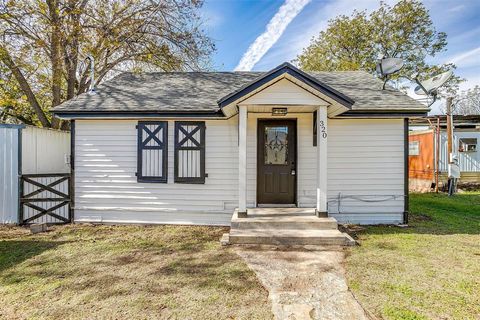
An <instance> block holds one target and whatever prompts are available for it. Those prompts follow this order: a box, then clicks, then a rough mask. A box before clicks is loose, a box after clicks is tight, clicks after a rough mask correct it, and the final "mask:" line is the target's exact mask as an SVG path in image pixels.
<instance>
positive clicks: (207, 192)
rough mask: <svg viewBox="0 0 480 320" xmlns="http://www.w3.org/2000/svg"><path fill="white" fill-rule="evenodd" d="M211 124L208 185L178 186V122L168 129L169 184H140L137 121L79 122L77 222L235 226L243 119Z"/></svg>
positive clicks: (77, 140)
mask: <svg viewBox="0 0 480 320" xmlns="http://www.w3.org/2000/svg"><path fill="white" fill-rule="evenodd" d="M182 120H183V119H182ZM205 123H206V153H205V155H206V173H207V174H208V178H206V181H205V184H184V183H182V184H180V183H174V182H173V177H174V175H173V171H174V152H173V151H174V121H169V123H168V150H169V152H168V183H167V184H165V183H163V184H162V183H138V182H137V178H136V176H135V172H136V171H137V162H136V161H137V140H136V137H137V131H136V129H135V126H136V124H137V121H134V120H110V121H108V120H98V121H84V120H77V121H76V133H75V141H76V150H75V177H76V179H75V220H76V221H98V222H111V223H116V222H119V223H120V222H122V223H125V222H129V223H178V224H212V225H227V224H229V222H230V218H231V214H232V212H233V209H234V208H235V207H236V206H237V204H238V203H237V201H238V200H237V193H238V186H237V181H238V171H237V162H238V153H237V152H238V151H237V150H238V149H237V148H238V147H237V119H236V118H235V119H230V120H227V121H226V120H207V121H205Z"/></svg>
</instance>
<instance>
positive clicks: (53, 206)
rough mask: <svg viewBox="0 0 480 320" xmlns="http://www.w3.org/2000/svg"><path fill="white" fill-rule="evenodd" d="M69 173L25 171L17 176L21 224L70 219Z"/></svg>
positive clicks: (58, 221) (63, 221)
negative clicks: (18, 180) (33, 172)
mask: <svg viewBox="0 0 480 320" xmlns="http://www.w3.org/2000/svg"><path fill="white" fill-rule="evenodd" d="M70 190H71V179H70V174H68V173H57V174H24V175H22V176H21V177H20V219H19V220H20V224H30V223H48V224H61V223H69V222H70V221H71V220H72V210H71V206H70V202H71V192H70Z"/></svg>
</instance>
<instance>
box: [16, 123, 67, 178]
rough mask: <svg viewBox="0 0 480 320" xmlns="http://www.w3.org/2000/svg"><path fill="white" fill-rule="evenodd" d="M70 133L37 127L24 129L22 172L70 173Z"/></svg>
mask: <svg viewBox="0 0 480 320" xmlns="http://www.w3.org/2000/svg"><path fill="white" fill-rule="evenodd" d="M69 157H70V133H69V132H66V131H59V130H49V129H42V128H36V127H30V126H28V127H26V128H25V129H23V130H22V173H23V174H35V173H41V174H47V173H69V172H70V166H69V165H68V163H67V161H66V160H67V159H68V158H69Z"/></svg>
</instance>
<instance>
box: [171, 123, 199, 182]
mask: <svg viewBox="0 0 480 320" xmlns="http://www.w3.org/2000/svg"><path fill="white" fill-rule="evenodd" d="M174 171H175V182H180V183H205V122H200V121H177V122H175V170H174Z"/></svg>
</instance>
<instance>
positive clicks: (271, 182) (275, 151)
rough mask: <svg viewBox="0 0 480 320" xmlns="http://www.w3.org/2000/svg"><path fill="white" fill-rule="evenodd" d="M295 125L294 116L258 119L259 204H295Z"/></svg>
mask: <svg viewBox="0 0 480 320" xmlns="http://www.w3.org/2000/svg"><path fill="white" fill-rule="evenodd" d="M296 129H297V123H296V121H295V120H259V121H258V139H257V141H258V149H257V155H258V156H257V202H258V204H295V185H296V158H297V154H296V153H297V148H296V140H297V138H296Z"/></svg>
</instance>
